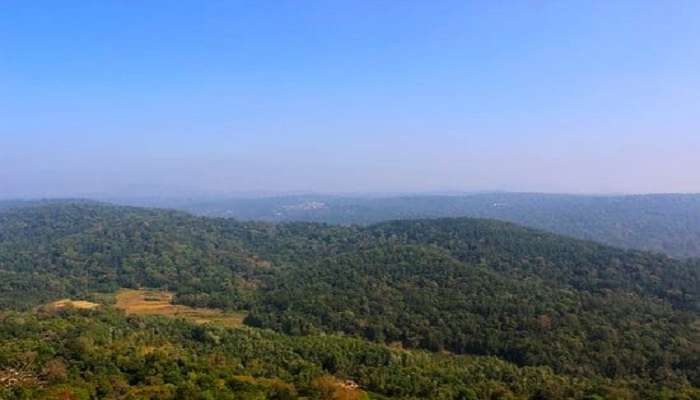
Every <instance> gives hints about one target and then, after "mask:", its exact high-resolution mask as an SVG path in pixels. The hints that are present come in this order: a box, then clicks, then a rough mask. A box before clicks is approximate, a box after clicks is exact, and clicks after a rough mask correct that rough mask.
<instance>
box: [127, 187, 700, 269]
mask: <svg viewBox="0 0 700 400" xmlns="http://www.w3.org/2000/svg"><path fill="white" fill-rule="evenodd" d="M122 201H123V200H122ZM127 203H129V202H128V201H127ZM131 203H132V204H134V205H152V206H158V207H169V208H176V209H180V210H184V211H188V212H191V213H194V214H198V215H207V216H220V217H235V218H237V219H242V220H265V221H275V222H282V221H307V222H325V223H334V224H371V223H377V222H382V221H387V220H393V219H411V218H436V217H476V218H493V219H498V220H503V221H509V222H515V223H518V224H522V225H526V226H530V227H534V228H538V229H544V230H548V231H551V232H556V233H559V234H563V235H567V236H572V237H576V238H579V239H586V240H593V241H597V242H601V243H606V244H609V245H612V246H617V247H625V248H631V249H639V250H650V251H656V252H663V253H666V254H669V255H671V256H675V257H700V195H698V194H658V195H636V196H581V195H558V194H537V193H483V194H470V195H459V196H457V195H455V196H400V197H382V198H367V197H365V198H361V197H343V196H321V195H310V196H287V197H275V198H254V199H228V200H207V201H185V200H179V201H164V200H157V199H156V200H150V201H149V200H147V199H141V200H134V201H132V202H131Z"/></svg>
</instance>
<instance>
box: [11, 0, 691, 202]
mask: <svg viewBox="0 0 700 400" xmlns="http://www.w3.org/2000/svg"><path fill="white" fill-rule="evenodd" d="M698 19H700V3H699V2H693V1H678V2H673V3H662V2H652V1H621V2H615V3H614V4H613V3H606V2H594V3H590V2H577V3H567V4H562V3H545V2H537V3H535V2H521V3H515V2H511V3H500V4H496V3H494V2H462V1H444V2H438V3H432V2H404V3H396V2H364V1H362V2H332V3H326V2H305V3H303V4H301V3H298V2H291V1H281V2H275V3H267V4H261V3H258V2H221V3H220V2H190V1H185V2H178V3H177V4H174V3H172V2H162V1H153V2H148V3H142V4H135V3H125V2H116V1H114V2H110V1H105V2H96V3H86V2H60V4H59V3H56V2H44V1H37V2H20V1H10V2H7V3H4V4H3V12H2V13H0V37H3V38H5V40H2V41H0V87H2V88H3V89H2V91H0V110H1V111H0V114H2V118H1V120H0V121H1V122H0V165H2V168H0V199H10V198H12V199H16V198H66V197H88V198H96V197H97V198H106V197H139V196H143V197H149V196H163V197H183V196H185V197H186V196H231V194H235V193H239V194H240V193H278V194H279V193H309V192H311V193H336V194H338V193H345V194H352V193H374V194H377V193H398V194H401V193H431V192H432V193H434V192H475V191H486V192H489V191H507V192H537V193H571V194H645V193H700V175H699V174H698V171H700V119H698V117H697V115H698V112H699V111H700V72H699V71H700V24H698V23H697V21H698Z"/></svg>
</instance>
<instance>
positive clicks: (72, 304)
mask: <svg viewBox="0 0 700 400" xmlns="http://www.w3.org/2000/svg"><path fill="white" fill-rule="evenodd" d="M99 306H100V305H99V304H98V303H93V302H90V301H85V300H71V299H61V300H58V301H54V302H53V303H49V304H47V305H46V308H47V309H49V310H64V309H71V308H75V309H80V310H92V309H94V308H97V307H99Z"/></svg>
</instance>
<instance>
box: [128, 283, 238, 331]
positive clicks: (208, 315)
mask: <svg viewBox="0 0 700 400" xmlns="http://www.w3.org/2000/svg"><path fill="white" fill-rule="evenodd" d="M173 296H174V294H173V293H171V292H166V291H159V290H141V289H138V290H137V289H122V290H120V291H118V292H117V294H116V296H115V297H116V304H115V307H116V308H119V309H121V310H124V311H125V312H126V313H127V314H131V315H162V316H166V317H170V318H184V319H186V320H188V321H192V322H195V323H198V324H207V323H212V324H217V325H223V326H227V327H239V326H241V325H242V324H243V319H244V318H245V314H243V313H232V312H223V311H221V310H215V309H211V308H193V307H188V306H183V305H179V304H173V303H172V301H173Z"/></svg>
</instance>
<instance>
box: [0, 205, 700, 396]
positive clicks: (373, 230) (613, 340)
mask: <svg viewBox="0 0 700 400" xmlns="http://www.w3.org/2000/svg"><path fill="white" fill-rule="evenodd" d="M122 287H151V288H167V289H170V290H172V291H174V292H175V293H176V300H177V301H178V302H180V303H183V304H187V305H192V306H206V307H215V308H222V309H235V310H239V311H245V312H247V313H248V314H249V315H248V317H247V319H246V323H247V324H248V325H250V326H253V327H265V328H272V329H274V330H276V331H278V332H281V333H286V334H289V335H294V336H298V335H316V334H319V333H342V334H345V335H352V336H357V337H360V338H364V339H368V340H372V341H376V342H382V343H395V344H401V345H402V346H404V347H406V348H420V349H426V350H431V351H449V352H452V353H463V354H476V355H489V356H497V357H499V358H501V359H504V360H507V361H509V362H512V363H515V364H517V365H520V366H534V365H537V366H549V367H551V368H552V369H553V370H554V371H555V372H556V373H559V374H564V375H566V376H570V377H586V378H587V379H598V378H601V379H613V380H620V381H622V380H624V381H626V382H630V381H631V382H637V383H638V384H639V385H651V386H652V387H659V388H662V387H665V388H669V390H673V388H676V389H678V388H687V387H690V386H695V387H698V386H700V372H699V371H700V320H699V317H700V266H698V264H697V261H692V260H688V261H680V260H675V259H671V258H668V257H666V256H663V255H658V254H652V253H645V252H639V251H625V250H619V249H616V248H612V247H608V246H604V245H600V244H596V243H594V242H588V241H581V240H576V239H570V238H566V237H561V236H558V235H555V234H550V233H546V232H543V231H539V230H534V229H530V228H523V227H520V226H517V225H513V224H510V223H504V222H497V221H492V220H478V219H469V218H454V219H453V218H446V219H434V220H431V219H425V220H411V221H393V222H386V223H380V224H376V225H371V226H367V227H362V226H337V225H324V224H315V223H283V224H270V223H262V222H237V221H234V220H230V219H222V218H205V217H195V216H191V215H188V214H185V213H181V212H175V211H163V210H154V209H141V208H134V207H115V206H109V205H103V204H92V203H82V204H49V205H39V206H29V207H26V206H25V207H19V208H11V209H6V210H4V211H0V304H1V305H2V306H3V307H4V308H15V309H28V308H30V307H32V306H34V305H37V304H40V303H44V302H46V301H49V300H52V299H58V298H63V297H83V298H85V297H88V298H89V296H91V295H92V294H93V293H94V292H113V291H115V290H117V289H118V288H122Z"/></svg>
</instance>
